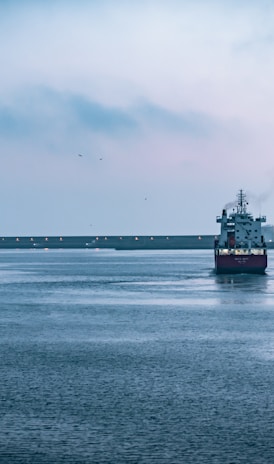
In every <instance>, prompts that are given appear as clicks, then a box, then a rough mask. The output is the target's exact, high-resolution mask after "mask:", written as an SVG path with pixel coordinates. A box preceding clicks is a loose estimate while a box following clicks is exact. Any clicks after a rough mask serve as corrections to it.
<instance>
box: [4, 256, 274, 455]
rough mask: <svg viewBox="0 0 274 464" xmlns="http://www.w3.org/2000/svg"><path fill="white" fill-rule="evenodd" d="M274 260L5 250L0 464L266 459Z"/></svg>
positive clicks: (273, 444) (272, 422) (273, 367)
mask: <svg viewBox="0 0 274 464" xmlns="http://www.w3.org/2000/svg"><path fill="white" fill-rule="evenodd" d="M273 264H274V253H273V252H270V253H269V267H268V273H267V275H265V276H246V275H239V276H234V277H233V276H216V275H215V274H214V273H213V271H212V268H213V253H212V252H211V251H178V252H177V251H176V252H175V251H162V252H157V251H153V252H142V251H134V252H130V251H124V252H118V251H109V250H100V251H96V250H81V251H78V250H77V251H76V250H72V251H67V250H63V251H54V250H48V251H45V250H32V251H8V252H7V251H1V254H0V354H1V364H0V399H1V410H0V413H1V415H0V462H1V464H6V463H7V464H14V463H20V464H21V463H22V464H44V463H46V464H48V463H52V464H61V463H64V464H69V463H73V464H85V463H92V464H96V463H98V464H101V463H102V464H103V463H111V464H120V463H121V464H122V463H136V464H137V463H138V464H146V463H148V464H151V463H159V464H161V463H166V464H172V463H174V464H177V463H178V464H179V463H180V464H181V463H182V464H188V463H199V464H200V463H202V464H204V463H208V464H213V463H216V464H237V463H244V464H251V463H256V464H260V463H273V462H274V267H273Z"/></svg>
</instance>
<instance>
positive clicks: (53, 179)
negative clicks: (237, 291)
mask: <svg viewBox="0 0 274 464" xmlns="http://www.w3.org/2000/svg"><path fill="white" fill-rule="evenodd" d="M273 58H274V2H273V1H267V0H260V1H259V0H218V1H217V0H128V1H127V0H54V1H53V0H47V1H46V2H45V1H42V0H35V1H34V0H29V1H28V0H0V64H1V66H0V70H1V71H0V157H1V169H0V194H1V209H0V211H1V220H0V231H1V232H0V236H1V235H2V236H6V235H12V236H15V235H16V236H17V235H92V236H93V235H151V234H154V235H166V234H167V235H188V234H201V235H202V234H215V233H218V231H219V229H218V224H216V216H217V215H219V214H221V211H222V208H223V207H224V205H225V204H227V203H229V202H231V201H233V200H234V199H235V198H236V195H237V193H238V191H239V189H244V190H245V191H246V192H247V193H248V199H249V208H250V211H251V212H252V213H253V214H254V215H255V216H256V215H259V214H263V215H266V216H267V221H268V223H269V224H272V223H274V207H273V205H274V156H273V153H272V151H273V150H274V118H273V107H274V85H273V82H274V59H273ZM79 155H81V156H79Z"/></svg>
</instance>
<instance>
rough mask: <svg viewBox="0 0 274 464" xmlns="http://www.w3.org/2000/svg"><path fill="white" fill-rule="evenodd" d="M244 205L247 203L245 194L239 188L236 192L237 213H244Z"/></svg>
mask: <svg viewBox="0 0 274 464" xmlns="http://www.w3.org/2000/svg"><path fill="white" fill-rule="evenodd" d="M246 205H247V201H246V195H245V193H244V192H243V190H242V189H241V190H240V191H239V193H238V204H237V213H239V214H243V213H246Z"/></svg>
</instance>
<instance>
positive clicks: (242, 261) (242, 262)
mask: <svg viewBox="0 0 274 464" xmlns="http://www.w3.org/2000/svg"><path fill="white" fill-rule="evenodd" d="M266 267H267V255H266V254H265V255H252V254H250V255H244V256H236V255H215V271H216V273H217V274H242V273H245V274H264V273H265V269H266Z"/></svg>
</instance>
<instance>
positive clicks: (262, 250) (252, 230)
mask: <svg viewBox="0 0 274 464" xmlns="http://www.w3.org/2000/svg"><path fill="white" fill-rule="evenodd" d="M247 205H248V203H247V200H246V195H245V193H244V192H243V190H240V191H239V193H238V195H237V201H236V202H235V206H234V208H233V210H232V212H231V213H230V214H228V213H227V209H226V208H225V209H223V211H222V216H217V219H216V221H217V222H218V223H220V224H221V233H220V235H219V236H218V237H217V238H216V239H215V243H214V253H215V271H216V273H217V274H240V273H248V274H264V273H265V269H266V267H267V248H266V243H265V240H264V237H263V235H262V227H261V224H262V222H266V217H265V216H260V217H257V218H255V219H253V216H252V215H251V214H250V213H248V212H247Z"/></svg>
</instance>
